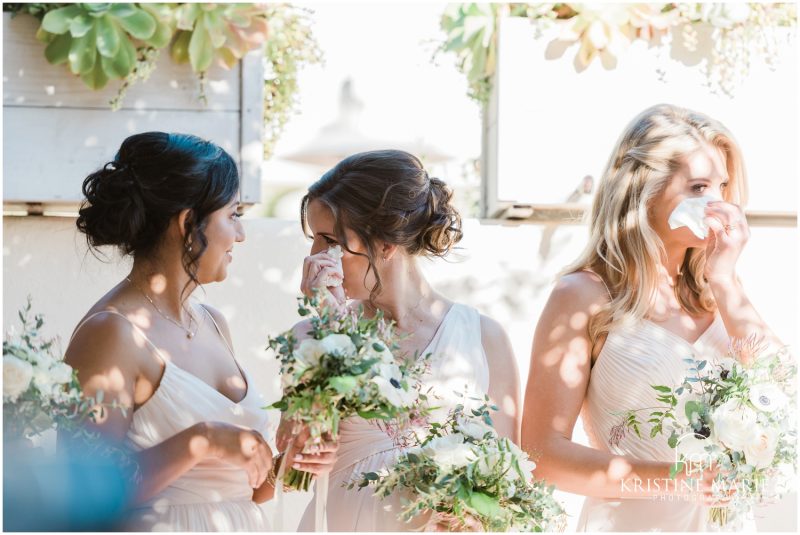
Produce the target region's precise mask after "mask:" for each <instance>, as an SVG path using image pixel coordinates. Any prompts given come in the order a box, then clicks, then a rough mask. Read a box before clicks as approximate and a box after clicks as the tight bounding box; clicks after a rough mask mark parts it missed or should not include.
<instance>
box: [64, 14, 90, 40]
mask: <svg viewBox="0 0 800 535" xmlns="http://www.w3.org/2000/svg"><path fill="white" fill-rule="evenodd" d="M95 20H96V19H95V18H94V17H90V16H89V15H87V14H86V13H81V14H80V15H78V16H77V17H75V18H74V19H72V20H71V21H70V23H69V33H71V34H72V37H83V36H84V35H86V34H87V33H89V30H91V29H92V26H94V23H95Z"/></svg>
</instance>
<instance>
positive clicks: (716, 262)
mask: <svg viewBox="0 0 800 535" xmlns="http://www.w3.org/2000/svg"><path fill="white" fill-rule="evenodd" d="M705 213H706V218H705V222H706V223H707V224H708V226H709V230H710V234H709V238H708V243H707V244H706V266H705V272H704V275H705V277H706V280H707V281H708V282H709V283H712V282H730V281H735V280H736V261H737V260H738V259H739V255H740V254H741V253H742V250H743V249H744V246H745V244H746V243H747V240H748V239H749V238H750V228H749V227H748V226H747V219H746V218H745V215H744V212H743V211H742V209H741V208H740V207H738V206H737V205H735V204H731V203H728V202H725V201H714V202H710V203H708V206H706V210H705Z"/></svg>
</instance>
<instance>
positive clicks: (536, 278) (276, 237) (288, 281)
mask: <svg viewBox="0 0 800 535" xmlns="http://www.w3.org/2000/svg"><path fill="white" fill-rule="evenodd" d="M243 221H244V225H245V229H246V232H247V240H246V241H245V242H244V243H243V244H240V245H238V246H237V252H236V256H235V259H234V262H233V264H232V265H231V268H230V271H229V273H230V276H229V278H228V280H226V281H225V282H224V283H221V284H217V285H212V286H210V287H208V288H207V295H208V299H207V300H208V301H209V302H210V303H212V304H213V305H214V306H216V307H218V308H219V309H221V310H222V312H223V313H224V314H225V316H226V317H227V319H228V322H229V323H230V326H231V331H232V335H233V339H234V345H235V349H236V352H237V355H238V357H239V359H240V361H241V362H242V363H243V365H244V366H246V367H247V368H248V370H249V371H250V372H251V375H252V376H253V377H254V378H255V382H256V386H257V387H258V388H260V389H261V390H262V391H263V392H264V394H265V397H266V398H267V400H268V401H271V400H273V399H277V396H278V385H279V381H278V377H277V369H278V367H277V362H276V361H275V360H274V359H272V358H270V357H268V356H267V354H266V352H265V350H264V348H265V346H266V341H267V337H268V336H269V335H270V334H276V333H278V332H280V331H282V330H284V329H287V328H289V327H290V326H291V325H292V324H293V323H294V322H295V321H296V320H297V314H296V307H295V303H296V302H295V297H296V296H297V295H298V294H299V285H300V275H301V265H302V259H303V257H304V256H305V255H306V254H307V251H308V247H309V245H308V243H307V242H306V241H305V239H304V238H303V236H302V233H301V232H300V227H299V224H298V223H297V222H296V221H283V220H277V219H244V220H243ZM464 230H465V239H464V241H463V242H462V244H461V245H462V246H463V249H462V250H461V251H459V254H458V255H457V256H460V257H461V258H460V259H458V258H456V257H455V256H454V257H453V258H452V259H451V261H450V262H446V261H443V260H437V261H436V262H427V261H426V262H425V263H424V265H425V270H426V272H427V273H428V275H429V277H430V279H431V281H432V282H433V283H434V285H435V286H436V287H437V288H438V289H440V290H441V291H442V292H444V293H445V294H447V295H448V296H450V297H451V298H453V299H456V300H459V301H461V302H465V303H467V304H471V305H474V306H476V307H477V308H478V309H480V310H481V311H482V312H483V313H485V314H488V315H491V316H493V317H495V318H496V319H498V320H499V321H501V322H502V323H503V324H504V325H505V326H506V328H507V329H508V332H509V334H510V336H511V339H512V343H513V346H514V350H515V352H516V355H517V360H518V362H519V368H520V373H521V377H522V383H523V387H524V383H525V380H526V378H527V373H528V358H529V351H530V344H531V337H532V335H533V329H534V327H535V324H536V319H537V317H538V315H539V313H540V311H541V309H542V307H543V306H544V302H545V300H546V298H547V296H548V294H549V292H550V287H551V281H552V279H553V277H554V274H555V273H556V272H557V271H558V270H559V269H561V267H563V266H564V265H565V264H566V263H567V262H569V261H571V260H572V259H573V258H574V257H575V256H576V254H577V253H578V251H579V250H580V249H581V247H582V245H583V240H584V236H585V233H586V228H585V227H583V226H563V227H550V228H548V227H545V226H542V225H524V226H503V225H497V224H485V223H481V222H479V221H477V220H467V221H466V222H465V228H464ZM796 243H797V231H796V229H793V228H792V229H770V228H753V229H752V238H751V241H750V243H749V244H748V246H747V249H746V250H745V252H744V254H743V256H742V258H741V260H740V263H739V273H740V275H741V277H742V278H743V280H744V282H745V285H746V288H747V291H748V294H749V296H750V297H751V299H752V300H753V302H754V303H755V304H756V306H757V308H758V310H759V311H760V312H761V313H762V315H763V316H764V317H765V318H766V320H767V321H768V322H769V323H770V325H771V326H772V327H773V328H774V329H775V330H776V331H777V332H778V333H779V335H780V336H781V337H782V338H783V340H784V341H785V342H787V343H788V344H790V345H792V346H794V345H795V344H796V342H797V329H796V325H797V303H796V301H795V296H796V295H797V275H796V274H797V267H798V266H797V251H796ZM128 266H129V263H128V262H127V261H121V262H119V261H112V262H110V263H107V264H104V263H101V262H100V261H98V260H97V259H95V257H94V256H92V255H91V254H90V253H86V248H85V244H84V242H83V240H82V237H81V236H80V235H78V234H77V233H76V231H75V220H74V219H72V218H56V217H4V218H3V328H4V331H5V330H7V329H8V328H9V327H10V326H11V325H12V324H14V323H15V319H16V311H17V309H19V308H20V307H21V306H22V305H23V304H24V302H25V298H26V296H27V295H29V294H30V295H32V296H33V306H34V309H35V310H36V311H37V312H41V313H43V314H44V315H45V320H46V323H45V332H46V333H49V334H54V335H59V336H60V337H61V338H62V340H63V346H64V347H65V346H66V341H67V340H68V339H69V335H70V333H71V331H72V329H73V328H74V326H75V325H76V323H77V322H78V320H79V319H80V318H81V317H82V316H83V314H84V313H85V311H86V310H87V309H88V308H89V307H90V306H91V305H92V304H93V303H94V302H95V301H96V300H97V299H98V298H99V297H100V296H101V295H103V294H104V293H105V292H106V291H107V290H108V289H109V288H110V287H112V286H113V285H114V284H116V283H117V282H119V280H120V279H121V278H122V277H123V276H124V275H125V274H127V270H128ZM276 420H277V419H276V418H273V419H272V421H273V422H276ZM576 439H577V440H580V441H583V442H584V443H585V435H584V434H583V431H582V429H578V430H576ZM560 497H561V498H562V499H564V501H565V503H566V505H567V508H568V513H569V514H570V515H571V518H570V528H569V530H571V529H572V527H573V526H574V523H575V521H576V519H577V516H578V514H579V512H580V506H581V503H582V498H581V497H579V496H576V495H569V494H565V493H560ZM308 499H309V497H308V496H307V495H305V494H302V493H296V494H291V495H289V496H288V498H287V504H286V507H287V513H286V514H285V518H286V520H285V525H286V528H288V529H294V527H295V526H296V525H297V522H299V519H300V515H301V514H302V511H303V509H304V507H305V504H306V503H307V501H308ZM794 502H795V497H794V496H791V497H789V498H788V499H787V500H784V501H783V502H782V503H781V504H778V505H776V506H772V507H771V508H769V509H767V510H765V511H764V512H763V513H762V515H763V516H764V518H761V519H759V528H760V530H770V529H771V530H776V529H777V530H786V531H789V530H792V531H793V530H795V528H796V525H797V512H796V508H795V507H794ZM265 507H266V509H267V510H268V511H270V510H271V508H272V507H273V505H272V504H266V505H265ZM766 516H768V518H767V517H766Z"/></svg>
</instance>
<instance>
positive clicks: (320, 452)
mask: <svg viewBox="0 0 800 535" xmlns="http://www.w3.org/2000/svg"><path fill="white" fill-rule="evenodd" d="M293 431H296V430H295V429H294V425H293V424H292V423H291V422H288V421H286V420H281V423H280V426H278V433H277V436H276V439H275V442H276V446H277V447H278V450H280V451H286V448H287V446H288V445H289V441H290V440H291V441H292V458H291V459H287V460H286V462H290V463H291V464H290V465H288V466H289V467H290V468H294V469H295V470H300V471H302V472H310V473H312V474H314V475H322V474H328V473H330V472H331V470H333V466H334V465H335V464H336V460H337V459H338V457H337V452H338V450H339V442H338V441H334V440H333V439H332V438H331V437H330V435H327V436H325V437H323V438H324V440H322V441H321V442H320V443H318V444H313V443H312V444H309V439H310V438H311V433H310V432H309V430H308V427H303V428H301V429H299V431H297V432H296V433H293Z"/></svg>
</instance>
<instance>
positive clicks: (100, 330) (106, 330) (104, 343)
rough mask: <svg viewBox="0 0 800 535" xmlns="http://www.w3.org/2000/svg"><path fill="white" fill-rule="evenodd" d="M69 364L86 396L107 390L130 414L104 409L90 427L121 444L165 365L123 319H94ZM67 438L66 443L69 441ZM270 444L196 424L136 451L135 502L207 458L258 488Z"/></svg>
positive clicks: (106, 398)
mask: <svg viewBox="0 0 800 535" xmlns="http://www.w3.org/2000/svg"><path fill="white" fill-rule="evenodd" d="M65 360H66V362H67V363H68V364H69V365H71V366H72V367H73V368H74V369H76V370H78V379H79V381H80V383H81V386H82V388H83V392H84V394H85V395H86V396H90V397H95V396H96V394H97V392H98V391H100V390H102V391H103V403H104V404H110V403H113V402H116V403H117V404H118V405H120V406H124V407H126V408H127V409H128V410H127V411H126V412H125V414H123V412H122V411H121V410H118V409H104V410H103V411H102V414H101V415H100V416H98V417H96V419H95V422H94V423H93V424H90V426H91V427H92V428H94V429H95V430H97V431H99V432H100V433H101V434H102V435H103V437H104V438H106V439H107V440H109V441H112V442H114V443H117V444H122V443H123V442H124V440H125V435H126V434H127V432H128V429H129V428H130V425H131V422H132V419H133V410H132V409H133V407H134V405H137V404H138V405H140V404H141V403H144V402H145V401H146V400H147V399H149V397H150V396H152V395H153V393H154V392H155V391H156V389H157V388H158V382H159V381H160V377H161V374H162V373H163V372H162V371H161V365H160V363H159V362H158V361H157V360H156V359H155V357H154V356H153V355H152V353H151V352H150V348H149V347H148V345H147V343H146V341H145V340H144V339H143V338H142V336H141V335H140V334H139V333H138V332H137V331H136V330H135V329H134V328H133V327H132V325H131V324H130V323H129V322H127V321H126V320H124V319H122V318H120V317H119V316H116V315H113V314H108V315H102V316H97V317H95V318H92V319H91V320H89V322H87V324H86V325H84V326H83V327H82V328H81V330H80V331H78V333H77V334H76V336H75V338H74V339H73V340H72V342H71V343H70V345H69V347H68V348H67V352H66V355H65ZM62 438H64V439H65V440H66V441H67V443H68V441H69V439H68V438H66V437H62ZM265 450H268V446H267V445H266V442H264V440H263V438H262V437H261V435H260V434H258V433H257V432H255V431H253V430H250V429H245V428H240V427H237V426H231V425H227V424H224V423H213V422H212V423H210V422H203V423H198V424H196V425H194V426H192V427H189V428H187V429H185V430H183V431H181V432H179V433H177V434H175V435H174V436H172V437H170V438H168V439H167V440H165V441H163V442H162V443H160V444H158V445H156V446H153V447H152V448H148V449H146V450H142V451H140V452H137V453H135V454H133V455H134V460H135V461H136V463H137V464H138V466H139V470H140V475H141V482H140V484H139V486H138V488H137V489H136V493H135V497H134V502H135V503H141V502H144V501H146V500H148V499H150V498H152V497H153V496H155V495H156V494H158V493H159V492H160V491H161V490H163V489H164V488H166V487H167V486H168V485H169V484H170V483H172V482H173V481H175V480H176V479H178V478H179V477H181V476H182V475H183V474H185V473H186V472H187V471H189V470H190V469H192V468H193V467H194V466H195V465H197V463H199V462H201V461H203V460H204V459H207V458H216V459H223V460H225V461H226V462H230V463H233V464H235V465H238V466H240V467H241V468H242V469H243V470H245V472H247V474H248V478H249V480H250V484H251V486H254V487H256V486H258V485H260V484H261V483H262V482H263V480H264V478H266V475H267V472H268V471H269V469H270V467H271V464H270V463H271V461H270V459H271V457H269V456H268V455H267V453H266V452H265Z"/></svg>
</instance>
